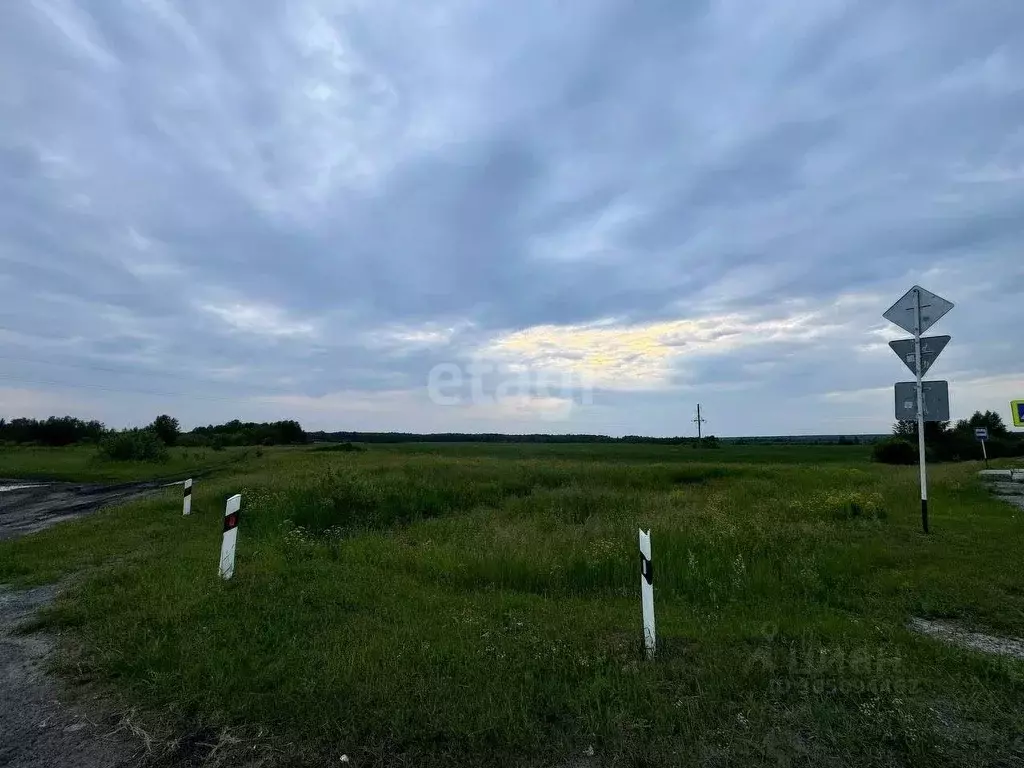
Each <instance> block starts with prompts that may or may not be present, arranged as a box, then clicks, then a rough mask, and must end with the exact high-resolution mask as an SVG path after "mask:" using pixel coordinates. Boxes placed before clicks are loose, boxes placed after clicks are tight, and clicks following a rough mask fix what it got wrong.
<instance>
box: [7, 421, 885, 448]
mask: <svg viewBox="0 0 1024 768" xmlns="http://www.w3.org/2000/svg"><path fill="white" fill-rule="evenodd" d="M134 431H143V432H145V431H150V432H154V433H156V434H157V435H158V436H159V437H160V439H161V441H162V442H163V443H165V444H166V445H180V446H184V447H193V448H199V447H214V448H220V447H225V446H244V445H301V444H303V443H310V442H318V443H328V442H330V443H377V444H383V443H562V444H564V443H618V444H629V443H635V444H647V445H695V444H696V443H697V438H695V437H645V436H642V435H626V436H625V437H609V436H607V435H584V434H565V435H554V434H531V435H506V434H500V433H485V434H473V433H467V432H443V433H434V434H416V433H413V432H347V431H342V432H325V431H318V432H308V433H307V432H306V431H304V430H303V428H302V425H301V424H299V422H297V421H293V420H286V421H275V422H243V421H239V420H238V419H235V420H233V421H229V422H226V423H224V424H216V425H215V424H209V425H207V426H205V427H196V428H195V429H193V430H192V431H190V432H182V431H180V429H179V426H178V420H177V419H175V418H173V417H171V416H168V415H161V416H159V417H157V419H156V420H155V421H154V422H153V423H152V424H150V425H148V426H146V427H142V428H141V430H134ZM117 432H118V430H113V429H108V428H107V427H105V426H104V425H103V424H102V423H101V422H99V421H84V420H82V419H78V418H75V417H73V416H51V417H50V418H48V419H27V418H18V419H11V420H10V421H8V420H6V419H0V444H4V443H6V444H17V445H24V444H34V445H46V446H62V445H73V444H76V443H99V442H101V441H102V440H103V439H104V438H106V437H108V436H109V435H111V434H116V433H117ZM885 437H886V435H798V436H785V435H781V436H774V437H729V438H719V437H715V436H714V435H708V436H707V437H705V438H704V439H703V441H702V443H701V444H702V445H703V446H705V447H714V446H716V445H720V444H733V445H745V444H791V443H803V444H818V445H861V444H871V443H875V442H878V441H879V440H881V439H883V438H885Z"/></svg>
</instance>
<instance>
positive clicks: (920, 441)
mask: <svg viewBox="0 0 1024 768" xmlns="http://www.w3.org/2000/svg"><path fill="white" fill-rule="evenodd" d="M914 308H915V310H916V314H915V321H916V322H915V323H914V359H915V361H916V362H917V366H916V367H917V452H918V454H919V456H918V459H919V461H920V464H921V528H922V529H923V530H924V532H925V533H928V470H927V468H926V466H927V461H926V459H925V447H924V384H923V374H922V373H921V369H922V367H923V366H922V365H921V291H920V289H915V290H914Z"/></svg>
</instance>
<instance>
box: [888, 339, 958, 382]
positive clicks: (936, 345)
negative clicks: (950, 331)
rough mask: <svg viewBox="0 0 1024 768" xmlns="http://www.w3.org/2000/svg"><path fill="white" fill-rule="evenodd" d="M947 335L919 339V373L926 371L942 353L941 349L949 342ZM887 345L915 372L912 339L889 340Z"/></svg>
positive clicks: (922, 373) (923, 373)
mask: <svg viewBox="0 0 1024 768" xmlns="http://www.w3.org/2000/svg"><path fill="white" fill-rule="evenodd" d="M949 338H950V337H949V336H925V337H924V338H922V339H921V375H922V376H924V375H925V374H926V373H928V369H929V368H931V367H932V363H934V362H935V360H936V358H938V356H939V355H940V354H942V350H944V349H945V348H946V345H947V344H949ZM889 346H890V347H892V351H893V352H895V353H896V356H897V357H898V358H899V359H900V360H902V361H903V362H904V363H906V366H907V368H909V369H910V372H911V373H913V374H916V373H917V364H916V362H915V360H916V357H915V353H914V340H913V339H897V340H896V341H890V342H889Z"/></svg>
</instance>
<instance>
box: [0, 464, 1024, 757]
mask: <svg viewBox="0 0 1024 768" xmlns="http://www.w3.org/2000/svg"><path fill="white" fill-rule="evenodd" d="M507 448H508V446H493V445H488V446H478V447H477V449H478V450H476V451H475V452H474V450H473V448H472V447H469V446H453V447H449V446H444V447H440V446H412V447H408V446H401V447H393V446H388V447H383V448H382V447H372V448H370V449H369V450H367V451H365V452H361V453H359V452H354V453H347V452H345V453H336V452H317V451H280V450H268V451H267V452H266V455H265V456H263V457H261V458H255V457H251V458H250V459H249V460H247V462H246V463H244V464H241V465H238V466H237V467H236V468H234V469H232V471H231V473H230V474H222V475H220V476H218V477H216V478H214V479H212V480H210V481H208V482H203V483H199V484H197V486H196V490H195V497H194V509H195V514H194V515H193V516H192V517H190V518H182V517H181V515H180V499H179V498H178V496H177V494H172V493H168V495H167V497H166V498H158V499H153V500H148V501H144V502H140V503H137V504H132V505H129V506H127V507H124V508H120V509H112V510H107V511H105V512H103V513H101V514H99V515H97V516H95V517H93V518H89V519H85V520H80V521H76V522H73V523H69V524H67V525H64V526H61V527H58V528H56V529H53V530H51V531H47V532H44V533H41V534H39V535H37V536H34V537H30V538H27V539H24V540H20V541H16V542H9V543H4V544H3V545H0V581H13V582H18V583H27V582H33V581H39V580H41V579H50V580H52V579H55V578H58V577H60V576H61V575H67V574H73V573H78V574H79V577H78V579H77V581H74V582H73V584H74V586H72V587H71V588H70V590H69V591H68V592H67V594H66V596H65V598H64V599H63V600H62V601H61V602H60V604H59V606H58V607H57V608H56V609H55V610H54V611H53V612H52V613H51V614H50V615H49V616H48V621H50V622H53V623H56V624H58V625H60V626H62V627H64V628H65V629H66V630H68V631H70V632H72V633H73V635H72V636H73V637H75V638H76V640H77V642H78V643H80V644H81V646H82V647H83V648H84V649H85V651H84V656H82V657H81V658H78V659H76V674H78V675H81V674H88V675H89V676H92V677H96V678H99V679H103V680H109V681H111V683H112V684H113V685H114V686H115V687H116V690H117V691H118V693H119V695H120V696H121V697H122V699H123V701H124V702H125V704H126V707H128V706H137V707H140V708H141V709H142V711H144V712H146V713H148V715H149V717H151V718H159V719H162V720H163V721H164V722H169V723H174V724H175V725H176V726H177V727H180V728H181V729H197V728H205V729H209V730H211V731H220V730H222V729H223V728H241V729H245V728H249V729H263V730H264V731H265V732H267V733H270V734H272V741H273V742H274V744H276V745H277V750H278V751H277V754H279V755H281V764H282V765H301V764H310V765H326V764H329V763H331V762H334V763H337V762H338V759H339V757H340V756H341V755H342V754H346V755H348V756H350V758H351V759H352V761H353V762H354V763H355V764H357V765H371V764H382V765H384V764H386V765H392V764H394V765H399V764H412V765H432V764H436V765H442V764H444V765H455V766H462V765H496V764H501V765H520V764H521V765H570V764H583V763H578V762H577V761H579V760H586V761H587V762H586V764H595V765H612V764H615V765H634V766H661V765H737V764H744V765H746V764H751V765H779V764H783V765H787V764H807V765H818V764H821V763H824V762H826V761H828V762H831V763H834V764H839V765H892V764H914V765H997V764H1009V763H1010V762H1012V761H1013V760H1014V759H1020V758H1022V757H1024V751H1022V750H1024V748H1022V743H1021V740H1020V738H1019V734H1020V733H1021V732H1022V730H1024V717H1022V714H1021V712H1022V707H1021V704H1022V703H1024V665H1022V664H1021V663H1020V662H1016V661H1012V660H1005V659H992V658H988V657H984V656H981V655H978V654H975V653H972V652H969V651H964V650H960V649H955V648H948V647H945V646H942V645H939V644H937V643H936V642H935V641H934V640H932V639H928V638H921V637H918V636H916V635H913V634H911V633H910V632H908V631H907V630H906V629H905V623H906V621H907V619H908V618H909V617H910V616H912V615H923V616H933V617H934V616H942V617H955V618H957V619H959V620H961V621H963V622H965V623H967V624H970V625H972V626H975V627H978V628H979V629H983V630H985V631H989V632H993V633H997V634H999V633H1003V634H1017V635H1018V636H1019V635H1024V576H1022V575H1021V569H1019V568H1017V567H1016V565H1015V564H1016V561H1017V559H1018V558H1019V552H1020V551H1021V549H1022V544H1024V535H1022V533H1021V520H1020V517H1019V515H1020V513H1019V512H1015V510H1014V509H1013V508H1012V507H1009V506H1008V505H1005V504H1003V503H1002V502H1000V501H997V500H994V499H992V498H990V497H988V496H987V494H986V493H985V491H984V490H983V489H981V488H980V487H979V486H978V485H977V484H976V482H975V480H974V477H973V472H974V470H975V469H976V467H974V466H973V465H958V466H941V467H937V468H935V469H934V471H933V474H932V509H933V513H932V529H933V533H932V534H931V535H930V536H924V535H922V534H921V533H920V532H919V521H918V503H917V485H916V483H917V477H916V469H915V468H900V467H886V466H877V465H872V464H870V463H868V462H867V461H866V460H865V458H864V456H863V451H862V450H860V449H859V448H838V447H836V448H830V447H818V448H815V449H813V450H801V451H800V453H799V456H795V455H794V453H793V452H792V451H790V450H787V449H788V448H789V447H788V446H787V447H779V448H776V447H760V448H757V450H758V451H759V453H757V455H756V460H753V459H754V458H755V457H754V456H752V455H751V450H753V449H752V448H751V447H748V446H741V447H737V448H736V450H737V451H741V459H742V460H739V459H737V458H736V456H734V455H730V451H731V450H732V449H730V448H728V447H727V448H723V449H721V450H718V451H706V452H701V451H694V450H693V449H690V448H685V449H682V450H677V449H672V448H660V447H659V448H660V452H657V451H653V452H652V451H651V447H650V446H555V447H552V446H514V447H513V449H511V450H506V449H507ZM634 448H635V451H634V450H631V449H634ZM800 448H801V449H803V448H805V447H804V446H800ZM554 449H557V450H554ZM237 491H241V492H242V494H243V517H242V522H241V526H240V534H239V556H238V563H237V567H236V576H235V578H234V580H233V581H231V582H229V583H223V582H220V581H219V580H218V579H217V577H216V570H217V569H216V563H217V556H218V552H219V538H220V529H221V523H220V515H221V513H222V509H223V502H224V499H225V498H226V497H227V496H228V495H230V494H231V493H234V492H237ZM638 526H642V527H643V528H645V529H646V528H648V527H649V528H651V530H652V539H653V550H654V551H653V559H654V564H655V568H654V573H655V593H656V604H657V618H658V630H659V642H660V646H659V653H658V656H657V659H656V660H655V661H654V662H653V663H647V662H646V661H645V660H644V658H643V654H642V652H641V649H640V641H641V633H640V611H639V594H638V593H639V562H638V554H637V542H636V536H637V528H638ZM282 745H284V746H282ZM591 750H593V754H594V756H593V758H590V757H589V755H590V752H591Z"/></svg>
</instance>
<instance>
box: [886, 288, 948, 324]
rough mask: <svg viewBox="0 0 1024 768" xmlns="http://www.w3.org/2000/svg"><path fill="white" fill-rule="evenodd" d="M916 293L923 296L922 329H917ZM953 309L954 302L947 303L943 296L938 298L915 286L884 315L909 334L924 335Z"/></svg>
mask: <svg viewBox="0 0 1024 768" xmlns="http://www.w3.org/2000/svg"><path fill="white" fill-rule="evenodd" d="M915 291H919V292H920V294H921V327H920V328H918V327H917V300H916V296H915ZM952 308H953V302H951V301H946V300H945V299H944V298H942V297H941V296H936V295H935V294H934V293H932V292H931V291H926V290H925V289H924V288H922V287H921V286H919V285H915V286H914V287H913V288H911V289H910V290H909V291H907V292H906V293H905V294H903V298H901V299H900V300H899V301H897V302H896V303H895V304H893V305H892V306H891V307H889V309H888V310H886V312H885V313H884V314H883V315H882V317H884V318H885V319H886V320H888V321H889V322H890V323H895V324H896V325H898V326H899V327H900V328H902V329H903V330H905V331H906V332H907V333H924V332H925V331H927V330H928V329H929V328H931V327H932V326H933V325H935V324H936V323H937V322H939V320H940V319H941V318H942V316H943V315H945V314H946V313H947V312H949V310H951V309H952Z"/></svg>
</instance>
